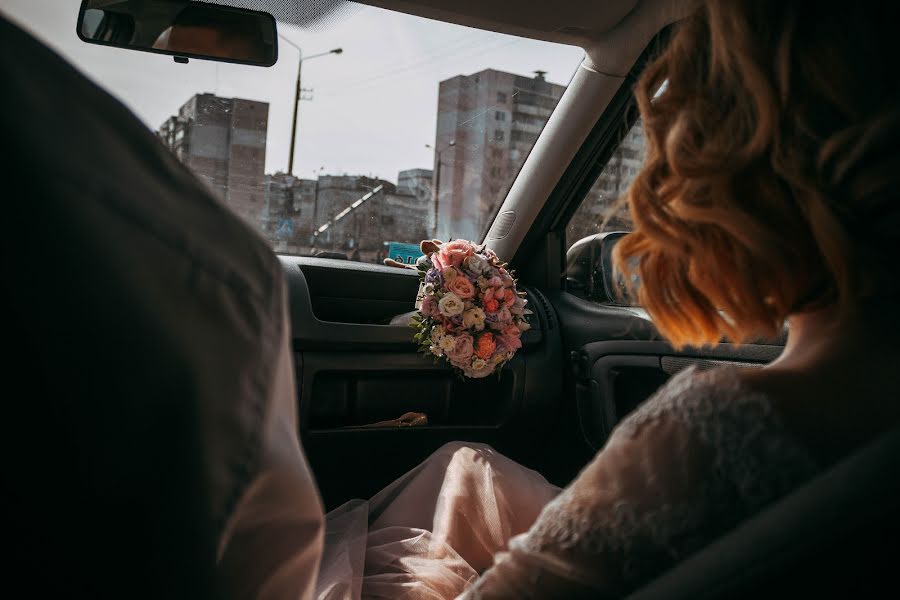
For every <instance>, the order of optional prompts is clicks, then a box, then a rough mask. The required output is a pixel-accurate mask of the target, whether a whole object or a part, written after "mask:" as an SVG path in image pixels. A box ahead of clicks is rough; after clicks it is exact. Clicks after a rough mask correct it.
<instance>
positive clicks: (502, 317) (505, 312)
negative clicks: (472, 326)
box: [497, 306, 512, 326]
mask: <svg viewBox="0 0 900 600" xmlns="http://www.w3.org/2000/svg"><path fill="white" fill-rule="evenodd" d="M497 322H498V323H501V324H503V325H504V326H505V325H506V324H508V323H511V322H512V313H510V312H509V309H508V308H506V307H505V306H504V307H503V308H501V309H500V310H499V311H498V312H497Z"/></svg>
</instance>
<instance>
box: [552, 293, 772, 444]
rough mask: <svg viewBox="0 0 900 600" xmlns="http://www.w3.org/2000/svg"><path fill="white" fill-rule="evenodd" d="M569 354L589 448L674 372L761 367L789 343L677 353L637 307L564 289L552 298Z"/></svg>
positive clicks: (581, 430) (577, 408)
mask: <svg viewBox="0 0 900 600" xmlns="http://www.w3.org/2000/svg"><path fill="white" fill-rule="evenodd" d="M549 297H550V299H551V302H552V304H553V306H554V308H555V310H556V312H557V315H558V318H559V321H560V323H561V326H562V330H563V345H564V348H565V350H566V352H567V353H568V356H569V360H570V365H571V372H572V385H571V387H570V389H571V390H572V393H573V402H574V405H575V413H576V414H577V421H578V428H579V434H580V435H581V437H582V438H583V440H584V441H585V443H586V444H587V445H588V446H590V448H591V449H592V450H598V449H600V448H602V446H603V444H604V443H605V442H606V440H607V438H608V437H609V434H610V433H611V431H612V429H613V428H614V427H615V426H616V424H617V423H619V422H620V421H621V420H622V419H623V418H625V417H626V416H627V415H628V414H629V413H631V412H632V411H633V410H635V409H636V408H637V407H638V406H639V405H640V404H641V403H643V402H644V401H645V400H646V399H647V398H648V397H650V396H651V395H652V394H653V392H655V391H656V390H657V389H658V388H659V387H660V386H661V385H663V384H665V382H666V381H667V380H668V379H669V377H671V376H672V375H674V374H675V373H677V372H679V371H681V370H682V369H685V368H687V367H689V366H692V365H695V366H696V367H697V368H699V369H706V368H712V367H715V366H721V365H724V364H734V365H738V366H745V367H760V366H763V365H765V364H766V363H768V362H771V361H772V360H774V359H775V358H777V357H778V356H779V355H780V354H781V352H782V351H783V349H784V339H783V338H782V339H778V340H774V341H769V342H759V343H753V344H743V345H739V346H738V345H734V344H728V343H723V344H719V345H718V346H716V347H714V348H685V349H681V350H676V349H675V348H674V347H672V346H671V345H670V344H669V343H668V342H666V341H664V340H662V339H661V338H660V336H659V335H658V333H657V332H656V331H655V329H654V328H653V325H652V323H651V322H650V320H649V318H648V317H647V316H646V314H645V313H644V312H643V311H642V310H641V309H639V308H636V307H624V306H613V305H605V304H599V303H595V302H592V301H588V300H585V299H582V298H578V297H576V296H574V295H573V294H569V293H567V292H564V291H560V292H555V293H553V294H550V295H549Z"/></svg>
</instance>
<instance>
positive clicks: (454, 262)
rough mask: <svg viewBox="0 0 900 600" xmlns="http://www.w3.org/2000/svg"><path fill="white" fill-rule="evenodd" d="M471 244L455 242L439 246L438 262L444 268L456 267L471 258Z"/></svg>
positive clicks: (461, 241) (462, 241) (464, 241)
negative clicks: (439, 261)
mask: <svg viewBox="0 0 900 600" xmlns="http://www.w3.org/2000/svg"><path fill="white" fill-rule="evenodd" d="M472 254H473V251H472V244H471V242H467V241H466V240H456V241H453V242H449V243H446V244H444V245H443V246H441V250H440V260H441V262H442V263H443V265H444V266H453V267H458V266H460V265H462V263H463V261H464V260H466V259H467V258H469V257H470V256H472Z"/></svg>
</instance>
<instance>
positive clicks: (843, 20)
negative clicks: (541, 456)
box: [317, 0, 900, 600]
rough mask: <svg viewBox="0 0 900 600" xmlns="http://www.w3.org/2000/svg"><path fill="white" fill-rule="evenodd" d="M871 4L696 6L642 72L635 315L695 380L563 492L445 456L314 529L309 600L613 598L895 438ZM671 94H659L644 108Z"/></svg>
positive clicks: (632, 201) (880, 97)
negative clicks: (320, 542)
mask: <svg viewBox="0 0 900 600" xmlns="http://www.w3.org/2000/svg"><path fill="white" fill-rule="evenodd" d="M885 10H886V9H885V8H884V6H883V5H882V4H881V3H879V2H874V1H865V0H861V1H860V2H855V3H844V2H841V3H832V2H827V3H824V4H822V3H820V4H818V5H816V8H815V10H809V9H808V8H806V4H805V3H802V2H798V1H784V0H777V1H776V0H766V1H760V0H742V1H736V0H731V1H728V2H726V1H724V0H707V1H706V2H703V3H702V6H701V7H700V8H699V10H698V11H697V13H696V14H695V15H694V16H693V17H692V18H690V19H688V20H687V21H686V22H684V23H683V24H682V25H681V26H680V28H679V30H678V31H677V33H676V35H675V36H674V39H673V40H672V42H671V44H670V45H669V46H668V48H667V49H666V50H665V51H664V52H663V53H662V55H661V56H660V57H658V59H657V60H656V61H655V62H654V63H653V64H651V65H650V66H649V68H648V69H647V70H646V72H645V73H644V74H643V75H642V76H641V78H640V81H639V82H638V84H637V86H636V89H635V93H636V96H637V100H638V105H639V107H640V112H641V117H642V120H643V123H644V126H645V128H646V133H647V139H648V150H649V152H648V156H647V159H646V163H645V164H644V166H643V169H642V171H641V172H640V174H639V175H638V177H637V179H636V181H635V183H634V184H633V185H632V187H631V188H630V190H629V192H628V194H627V201H628V203H629V205H630V210H631V214H632V217H633V219H634V223H635V231H634V233H633V234H632V235H630V236H628V237H627V238H625V239H624V241H623V242H622V243H621V244H620V247H619V248H618V249H617V257H616V258H617V262H618V264H619V265H620V266H621V267H623V268H627V265H629V264H632V262H631V261H630V259H632V258H635V259H637V260H638V266H637V267H636V271H637V274H638V275H639V276H640V279H641V280H642V281H643V285H642V287H641V288H640V290H639V297H640V300H641V303H642V305H643V306H644V307H645V308H646V310H647V311H648V313H649V314H650V315H651V316H652V318H653V320H654V322H655V324H656V326H657V327H658V329H659V331H660V333H661V334H663V335H664V336H665V337H667V338H668V339H669V340H670V341H671V342H672V343H673V344H674V345H675V346H676V347H683V346H685V345H691V346H699V345H703V344H712V345H714V344H716V343H718V342H719V341H720V340H721V339H723V338H727V339H729V340H731V341H733V342H738V343H740V342H744V341H749V340H752V339H756V338H758V337H761V336H774V335H776V334H777V333H779V331H780V330H781V329H782V327H783V326H784V323H785V322H787V323H788V325H789V328H790V333H789V338H788V342H787V345H786V347H785V349H784V353H783V354H782V356H781V357H780V358H779V359H778V360H776V361H775V362H774V363H772V364H770V365H768V366H767V367H765V368H763V369H758V370H740V369H737V368H719V369H715V370H712V371H708V372H698V371H696V370H693V369H688V370H686V371H684V372H682V373H680V374H679V375H677V376H676V377H674V378H673V379H672V380H671V381H670V382H669V383H668V384H667V385H665V386H664V387H663V388H662V389H660V390H659V391H658V392H657V393H656V394H655V395H654V396H653V397H652V398H651V399H650V400H648V401H647V402H646V403H645V404H644V405H643V406H642V407H641V408H640V409H638V410H637V411H636V412H635V413H634V414H633V415H632V416H630V417H629V418H628V419H626V420H625V421H624V422H623V423H622V424H621V425H620V426H619V427H618V428H617V429H616V431H615V432H614V433H613V435H612V437H611V439H610V440H609V442H608V443H607V445H606V447H605V448H604V449H603V450H602V451H601V452H600V453H599V454H597V456H596V457H595V458H594V460H593V461H592V462H591V463H590V464H588V465H587V466H586V467H585V468H584V469H583V470H582V472H581V473H580V475H579V476H578V477H577V478H576V479H575V480H574V481H573V482H572V483H571V484H570V485H569V486H568V487H567V488H566V489H564V490H560V489H558V488H556V487H554V486H552V485H550V484H549V483H547V482H546V481H545V480H544V478H543V477H541V476H540V475H539V474H538V473H535V472H533V471H530V470H528V469H526V468H524V467H522V466H520V465H518V464H516V463H514V462H512V461H511V460H509V459H507V458H505V457H504V456H502V455H500V454H498V453H497V452H495V451H494V450H492V449H491V448H490V447H487V446H483V445H476V444H463V443H455V444H450V445H447V446H444V447H443V448H441V449H440V450H438V451H437V452H436V453H435V454H434V455H432V456H431V457H430V458H429V459H428V460H426V461H425V462H424V463H423V464H422V465H420V466H419V467H417V468H416V469H414V470H413V471H411V472H410V473H408V474H406V475H405V476H403V477H402V478H401V479H399V480H398V481H396V482H394V483H393V484H391V485H390V486H388V487H387V488H386V489H385V490H383V491H382V492H381V493H379V494H378V495H376V496H375V497H374V498H372V499H371V500H369V501H368V502H363V501H355V502H351V503H349V504H347V505H345V506H343V507H341V508H339V509H337V510H335V511H333V512H332V513H330V514H329V515H328V516H327V530H326V540H325V553H324V556H323V559H322V566H321V569H320V572H319V581H318V591H317V594H318V597H319V598H320V599H321V600H326V599H331V598H360V597H363V598H385V599H388V598H390V599H392V600H398V599H416V600H418V599H444V598H456V597H461V598H485V599H488V598H490V599H493V598H576V597H591V598H596V597H613V596H621V595H623V594H625V593H627V592H628V591H630V590H632V589H634V588H635V587H636V586H638V585H640V584H641V583H642V582H644V581H646V580H647V579H649V578H651V577H653V576H655V575H656V574H658V573H660V572H661V571H662V570H663V569H666V568H667V567H669V566H671V565H673V564H674V563H676V562H677V561H679V560H681V559H683V558H684V557H686V556H687V555H689V554H690V553H692V552H694V551H696V550H697V549H699V548H701V547H702V546H704V545H705V544H707V543H709V542H710V541H711V540H713V539H715V538H716V537H718V536H719V535H721V534H722V533H724V532H726V531H728V530H729V529H731V528H733V527H734V526H735V525H736V524H738V523H740V522H741V521H742V520H744V519H746V518H747V517H749V516H751V515H753V514H754V513H756V512H757V511H759V510H760V509H761V508H763V507H764V506H765V505H766V504H768V503H770V502H772V501H773V500H775V499H777V498H779V497H780V496H783V495H784V494H786V493H787V492H789V491H790V490H792V489H793V488H795V487H797V486H798V485H799V484H801V483H802V482H804V481H805V480H807V479H808V478H810V477H811V476H813V475H815V474H816V473H817V472H819V471H820V470H822V469H824V468H826V467H828V466H829V465H831V464H832V463H834V462H835V461H836V460H838V459H840V458H842V457H843V456H846V455H847V454H848V453H850V452H852V451H853V450H854V449H855V448H857V447H859V446H860V445H861V444H864V443H865V442H866V441H868V440H871V439H872V438H874V437H875V436H877V435H878V434H879V433H881V432H883V431H886V430H888V429H890V428H893V427H896V426H897V425H898V420H900V419H898V415H900V404H898V403H897V402H896V398H897V397H898V396H900V375H898V372H897V368H896V366H897V364H898V356H897V351H896V349H895V348H892V347H891V346H892V344H891V342H892V338H893V337H895V336H896V334H898V333H900V325H898V320H897V317H896V306H897V305H896V300H897V297H898V283H897V282H898V280H900V278H898V275H900V273H898V270H897V263H896V259H895V257H896V248H897V247H898V242H900V209H898V194H900V175H898V172H900V160H898V148H900V88H898V83H900V77H898V74H897V73H896V63H895V62H892V61H891V59H889V58H888V57H889V56H892V53H891V52H890V51H889V45H890V44H891V41H892V38H893V35H892V32H891V31H890V30H891V29H892V27H893V20H892V19H891V18H890V15H889V14H888V13H886V12H885ZM663 82H667V85H666V87H665V90H664V92H662V94H661V95H659V96H658V97H656V98H654V92H655V91H656V90H658V89H659V88H660V86H661V85H662V84H663Z"/></svg>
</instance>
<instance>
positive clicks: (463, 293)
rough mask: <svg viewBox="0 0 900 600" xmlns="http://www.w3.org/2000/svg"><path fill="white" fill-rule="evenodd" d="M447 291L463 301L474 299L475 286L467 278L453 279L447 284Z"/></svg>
mask: <svg viewBox="0 0 900 600" xmlns="http://www.w3.org/2000/svg"><path fill="white" fill-rule="evenodd" d="M447 289H448V290H449V291H451V292H453V293H454V294H456V295H457V296H459V297H460V298H462V299H463V300H468V299H469V298H474V297H475V286H474V285H472V282H471V281H469V279H468V278H467V277H462V276H460V277H455V278H453V279H451V280H450V281H449V282H448V283H447Z"/></svg>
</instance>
